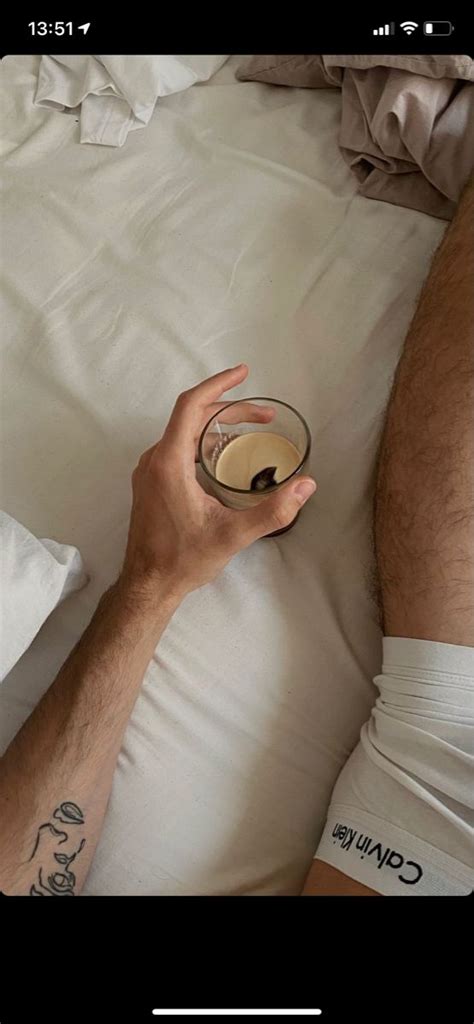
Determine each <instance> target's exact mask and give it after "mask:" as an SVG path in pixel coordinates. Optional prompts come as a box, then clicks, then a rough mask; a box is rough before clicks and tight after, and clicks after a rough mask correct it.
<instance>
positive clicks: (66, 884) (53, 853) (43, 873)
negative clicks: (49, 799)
mask: <svg viewBox="0 0 474 1024" xmlns="http://www.w3.org/2000/svg"><path fill="white" fill-rule="evenodd" d="M52 817H53V820H54V821H61V822H62V823H63V824H64V825H72V826H74V825H83V824H84V815H83V813H82V811H81V809H80V807H78V806H77V804H73V803H71V802H70V801H66V802H65V803H62V804H60V805H59V807H56V810H55V811H54V813H53V815H52ZM68 840H69V831H67V832H66V831H64V830H63V829H61V830H60V829H57V828H56V827H55V825H53V823H52V822H51V821H46V822H45V823H44V824H43V825H40V827H39V829H38V834H37V836H36V842H35V845H34V847H33V852H32V854H31V857H30V858H29V859H30V861H32V860H33V859H34V858H35V859H36V860H38V861H40V862H41V863H40V864H39V866H38V877H37V880H36V882H35V884H34V885H32V886H31V888H30V896H74V895H75V893H74V887H75V885H76V876H75V874H74V872H73V871H71V870H70V865H71V864H72V862H73V861H74V860H75V859H76V857H77V856H78V854H79V853H80V852H81V850H83V849H84V846H85V843H86V841H85V839H81V842H80V843H79V846H78V847H77V849H73V850H71V851H66V850H60V852H57V848H58V847H61V846H63V845H64V844H65V843H67V842H68ZM58 864H60V865H61V869H62V870H56V865H58Z"/></svg>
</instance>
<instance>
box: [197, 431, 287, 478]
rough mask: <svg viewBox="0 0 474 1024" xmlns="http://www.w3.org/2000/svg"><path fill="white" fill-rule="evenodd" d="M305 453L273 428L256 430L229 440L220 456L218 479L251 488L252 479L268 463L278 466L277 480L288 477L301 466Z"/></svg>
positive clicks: (217, 471) (275, 476) (276, 471)
mask: <svg viewBox="0 0 474 1024" xmlns="http://www.w3.org/2000/svg"><path fill="white" fill-rule="evenodd" d="M301 458H302V456H301V455H300V453H299V451H298V449H297V448H295V446H294V444H292V443H291V441H288V438H286V437H282V435H281V434H273V433H272V432H271V431H270V430H258V431H257V430H255V431H251V432H250V433H248V434H241V435H240V437H236V438H234V440H233V441H230V442H229V444H228V445H227V447H226V448H224V451H223V452H222V454H221V455H220V456H219V458H218V460H217V465H216V478H217V480H219V481H220V483H223V484H227V487H237V488H238V489H239V490H242V491H247V490H250V487H251V483H252V480H253V478H254V477H255V476H256V474H257V473H261V471H262V470H263V469H266V468H267V467H268V466H275V467H276V469H275V474H274V479H275V482H276V483H280V482H281V481H282V480H286V478H287V477H288V476H290V475H291V473H293V472H294V470H295V469H297V467H298V466H299V464H300V462H301Z"/></svg>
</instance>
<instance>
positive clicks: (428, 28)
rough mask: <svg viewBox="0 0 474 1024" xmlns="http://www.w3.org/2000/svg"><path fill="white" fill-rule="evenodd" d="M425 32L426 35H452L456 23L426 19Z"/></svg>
mask: <svg viewBox="0 0 474 1024" xmlns="http://www.w3.org/2000/svg"><path fill="white" fill-rule="evenodd" d="M423 32H424V33H425V36H450V35H451V32H454V25H452V24H451V22H450V21H425V23H424V25H423Z"/></svg>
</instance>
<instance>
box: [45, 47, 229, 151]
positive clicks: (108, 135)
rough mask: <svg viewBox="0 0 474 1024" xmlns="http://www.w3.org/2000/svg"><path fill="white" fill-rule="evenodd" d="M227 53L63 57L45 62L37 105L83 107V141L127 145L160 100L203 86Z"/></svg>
mask: <svg viewBox="0 0 474 1024" xmlns="http://www.w3.org/2000/svg"><path fill="white" fill-rule="evenodd" d="M228 56H229V55H228V54H224V55H217V56H216V55H213V54H199V55H196V54H191V55H189V54H188V55H187V56H186V55H176V54H171V55H170V54H153V55H150V56H132V57H131V56H128V55H119V56H107V55H100V54H99V55H95V56H90V55H84V56H60V57H53V56H51V55H48V56H44V57H42V58H41V63H40V67H39V73H38V86H37V90H36V96H35V103H37V104H38V105H39V106H43V107H53V108H54V109H56V110H65V109H74V108H76V107H78V106H79V105H81V114H80V122H81V142H89V143H98V144H100V145H103V146H123V144H124V142H125V139H126V138H127V135H128V133H129V131H133V130H134V129H136V128H144V127H145V125H147V124H148V121H149V120H150V117H151V115H152V113H153V110H154V108H155V103H156V101H157V99H158V97H159V96H168V95H170V93H174V92H181V91H182V90H183V89H188V88H189V86H191V85H194V83H195V82H205V81H207V80H208V79H209V78H211V76H212V75H213V74H214V73H215V72H216V71H217V70H218V69H219V68H220V67H222V65H223V64H224V63H225V61H226V60H227V58H228Z"/></svg>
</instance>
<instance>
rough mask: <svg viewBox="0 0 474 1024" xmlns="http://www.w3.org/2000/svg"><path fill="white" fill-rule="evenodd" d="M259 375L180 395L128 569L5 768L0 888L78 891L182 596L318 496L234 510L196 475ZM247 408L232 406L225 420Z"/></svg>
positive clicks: (146, 470)
mask: <svg viewBox="0 0 474 1024" xmlns="http://www.w3.org/2000/svg"><path fill="white" fill-rule="evenodd" d="M247 372H248V371H247V368H246V367H245V366H238V367H236V368H235V369H234V370H226V371H225V372H224V373H219V374H217V375H216V376H215V377H212V378H211V379H210V380H207V381H204V383H202V384H199V385H198V386H197V387H195V388H192V389H191V391H187V392H185V394H183V395H181V396H180V398H179V399H178V401H177V403H176V406H175V409H174V411H173V414H172V416H171V419H170V422H169V424H168V427H167V428H166V431H165V433H164V435H163V438H162V439H161V441H160V442H159V443H158V444H157V445H155V446H154V448H151V449H150V450H149V451H148V452H145V454H144V455H142V457H141V459H140V462H139V464H138V466H137V469H136V470H135V472H134V474H133V508H132V516H131V522H130V533H129V538H128V545H127V551H126V555H125V563H124V567H123V570H122V574H121V576H120V578H119V580H118V582H117V583H116V584H115V585H114V586H113V587H111V589H110V590H109V591H108V593H107V594H105V595H104V597H103V598H102V600H101V602H100V604H99V607H98V609H97V611H96V613H95V615H94V617H93V619H92V622H91V623H90V625H89V627H88V629H87V630H86V632H85V633H84V635H83V636H82V638H81V640H80V641H79V643H78V644H77V645H76V647H75V648H74V650H73V651H72V653H71V654H70V656H69V658H68V660H67V661H66V663H65V665H63V667H62V669H61V671H60V673H59V675H58V676H57V678H56V680H55V681H54V683H53V684H52V686H51V687H50V689H49V690H48V691H47V693H46V694H45V695H44V697H43V698H42V700H41V701H40V703H39V705H38V707H37V708H35V710H34V711H33V714H32V715H30V717H29V719H28V720H27V721H26V722H25V725H24V726H23V728H22V729H20V732H19V733H18V734H17V735H16V737H15V739H14V740H13V742H12V743H11V744H10V746H9V748H8V750H7V751H6V752H5V754H4V755H3V758H2V759H1V762H0V820H1V822H2V826H1V829H0V891H3V892H6V893H7V894H10V893H11V894H18V895H28V894H30V895H32V896H62V895H65V896H72V895H74V894H75V893H78V892H80V890H81V887H82V885H83V883H84V879H85V876H86V873H87V869H88V867H89V864H90V861H91V858H92V856H93V853H94V849H95V845H96V843H97V840H98V837H99V834H100V829H101V826H102V820H103V816H104V813H105V808H106V806H107V800H108V796H109V792H110V786H111V784H112V775H113V771H114V768H115V762H116V759H117V755H118V752H119V750H120V744H121V742H122V736H123V732H124V729H125V727H126V724H127V722H128V719H129V716H130V714H131V712H132V709H133V705H134V703H135V700H136V698H137V695H138V691H139V688H140V685H141V682H142V679H143V675H144V673H145V671H146V667H147V665H148V663H149V661H150V658H152V656H153V651H154V650H155V648H156V645H157V643H158V642H159V639H160V637H161V634H162V633H163V631H164V629H166V626H167V625H168V622H169V620H170V618H171V617H172V615H173V614H174V612H175V611H176V609H177V607H178V605H179V603H180V600H181V598H182V597H184V595H185V594H186V593H188V592H189V591H190V590H193V589H194V588H195V587H200V586H202V585H203V584H204V583H207V582H208V581H209V580H212V579H213V578H214V576H216V575H217V573H218V572H219V570H220V569H222V568H223V566H224V565H225V564H226V562H228V560H229V558H231V557H232V555H233V554H235V552H237V551H239V549H240V548H244V547H246V546H247V545H248V544H251V543H252V541H253V540H256V539H257V538H258V537H262V536H263V535H264V534H266V533H270V532H271V531H272V530H276V529H279V528H280V527H283V526H286V525H287V524H288V523H290V522H291V521H292V519H294V517H295V515H296V513H297V511H298V509H299V508H300V507H301V505H302V504H303V503H304V501H305V500H306V498H308V497H309V495H310V494H312V493H313V491H314V490H315V486H316V485H315V484H314V482H313V481H312V480H308V478H304V479H301V478H299V479H298V480H295V481H292V482H291V484H288V485H287V486H286V487H284V488H282V489H281V490H279V491H275V493H273V494H271V495H269V496H268V497H267V498H265V499H263V501H262V502H261V503H260V504H259V505H258V506H256V507H255V508H254V509H252V510H251V511H246V512H233V511H231V510H230V509H227V508H224V507H223V506H222V505H220V504H219V502H218V501H216V500H215V498H211V497H209V495H207V494H206V493H205V492H204V491H203V490H202V488H201V487H200V486H199V484H198V483H197V480H196V467H195V444H196V441H197V439H198V437H199V435H200V433H201V430H202V427H203V426H204V425H205V423H206V422H207V420H208V419H210V418H211V416H213V415H214V413H216V412H218V411H220V410H221V409H223V408H225V405H226V403H222V402H221V403H220V404H219V402H218V399H219V398H220V396H221V395H222V394H223V393H224V392H225V391H227V390H228V389H229V388H232V387H235V385H236V384H240V383H241V381H243V380H244V379H245V377H246V376H247ZM244 412H245V417H246V419H247V421H248V422H252V421H253V422H264V423H265V422H267V423H269V422H270V420H271V418H272V410H271V409H265V408H264V407H258V406H255V405H254V406H252V405H251V404H249V406H248V408H247V409H245V410H244ZM235 416H236V411H235V407H234V408H233V409H232V408H229V411H228V413H225V412H224V413H223V417H222V418H223V419H224V420H225V417H227V420H225V422H232V418H233V417H234V422H235ZM301 491H303V493H301Z"/></svg>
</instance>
